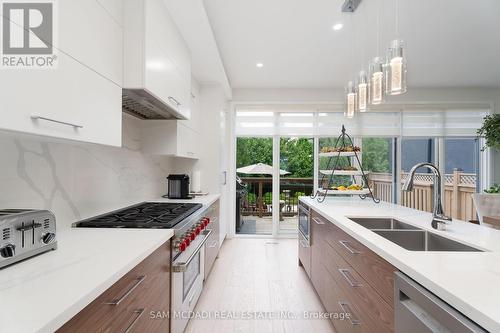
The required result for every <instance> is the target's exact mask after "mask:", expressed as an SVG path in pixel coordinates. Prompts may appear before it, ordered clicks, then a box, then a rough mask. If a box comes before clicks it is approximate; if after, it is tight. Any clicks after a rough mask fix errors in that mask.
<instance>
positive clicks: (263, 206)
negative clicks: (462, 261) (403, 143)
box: [241, 170, 477, 221]
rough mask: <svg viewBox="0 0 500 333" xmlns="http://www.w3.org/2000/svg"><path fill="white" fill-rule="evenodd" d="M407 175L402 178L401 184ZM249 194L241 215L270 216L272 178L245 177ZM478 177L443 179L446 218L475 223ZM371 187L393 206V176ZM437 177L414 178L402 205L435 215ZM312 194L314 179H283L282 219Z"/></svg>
mask: <svg viewBox="0 0 500 333" xmlns="http://www.w3.org/2000/svg"><path fill="white" fill-rule="evenodd" d="M407 176H408V173H405V172H403V174H402V175H401V178H402V182H404V180H405V179H406V177H407ZM241 179H242V181H243V182H244V183H245V184H247V185H248V192H247V193H246V195H245V196H244V197H243V198H242V200H241V213H242V215H254V216H259V217H263V216H271V215H272V211H273V205H272V178H271V177H243V178H241ZM476 182H477V176H476V174H472V173H464V172H462V171H459V170H455V171H454V172H453V173H451V174H446V175H445V176H444V198H443V205H444V207H443V208H444V211H445V213H446V214H447V215H450V216H452V217H453V218H456V219H460V220H465V221H469V220H475V219H476V218H477V217H476V210H475V207H474V203H473V201H472V197H471V194H473V193H475V192H476ZM369 183H370V186H371V188H372V189H373V193H374V195H375V197H377V198H379V199H380V200H382V201H387V202H393V176H392V174H389V173H371V174H370V175H369ZM433 188H434V176H433V174H429V173H417V174H416V175H415V182H414V191H412V192H402V193H401V196H402V197H401V204H402V205H403V206H406V207H410V208H415V209H418V210H422V211H427V212H431V211H432V200H433ZM312 191H313V178H287V177H284V178H281V180H280V207H279V211H280V217H283V216H295V215H297V202H298V199H297V198H298V197H299V196H302V195H310V194H311V193H312Z"/></svg>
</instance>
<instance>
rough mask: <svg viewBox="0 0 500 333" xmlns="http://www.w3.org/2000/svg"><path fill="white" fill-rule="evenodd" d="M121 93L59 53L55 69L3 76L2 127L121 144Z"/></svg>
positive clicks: (0, 85)
mask: <svg viewBox="0 0 500 333" xmlns="http://www.w3.org/2000/svg"><path fill="white" fill-rule="evenodd" d="M121 93H122V91H121V87H120V86H118V85H116V84H115V83H113V82H111V81H110V80H108V79H106V78H104V77H103V76H101V75H99V74H97V73H95V72H94V71H93V70H91V69H89V68H87V67H86V66H84V65H82V64H80V63H79V62H77V61H75V60H74V59H72V58H70V57H69V56H67V55H65V54H64V53H62V52H60V53H59V54H58V67H57V68H55V69H46V70H29V69H28V70H3V71H2V72H1V75H0V115H1V120H0V129H3V130H10V131H18V132H24V133H29V134H35V135H43V136H49V137H56V138H63V139H70V140H77V141H83V142H91V143H99V144H105V145H111V146H121V131H122V120H121V119H122V111H121Z"/></svg>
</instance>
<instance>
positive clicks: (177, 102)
mask: <svg viewBox="0 0 500 333" xmlns="http://www.w3.org/2000/svg"><path fill="white" fill-rule="evenodd" d="M168 99H169V100H171V101H172V102H174V103H175V104H177V106H181V103H179V101H178V100H176V99H175V98H173V97H172V96H168Z"/></svg>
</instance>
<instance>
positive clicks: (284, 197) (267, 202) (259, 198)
mask: <svg viewBox="0 0 500 333" xmlns="http://www.w3.org/2000/svg"><path fill="white" fill-rule="evenodd" d="M241 180H242V181H243V183H245V184H247V189H248V191H247V193H246V195H245V196H244V197H243V198H242V200H241V213H242V215H255V216H259V217H262V216H270V215H272V210H273V205H272V178H271V177H242V178H241ZM312 191H313V178H288V177H287V178H282V179H281V180H280V208H279V209H280V216H281V217H282V216H295V215H297V203H298V197H299V196H303V195H310V194H311V193H312Z"/></svg>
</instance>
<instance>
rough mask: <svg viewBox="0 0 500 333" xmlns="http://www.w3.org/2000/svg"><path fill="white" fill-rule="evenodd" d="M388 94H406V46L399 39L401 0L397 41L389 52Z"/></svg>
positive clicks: (397, 10)
mask: <svg viewBox="0 0 500 333" xmlns="http://www.w3.org/2000/svg"><path fill="white" fill-rule="evenodd" d="M387 60H388V63H387V65H386V93H387V94H388V95H399V94H403V93H405V92H406V90H407V87H406V54H405V44H404V42H403V41H402V40H401V39H399V0H396V39H395V40H393V41H392V42H391V45H390V47H389V49H388V52H387Z"/></svg>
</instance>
